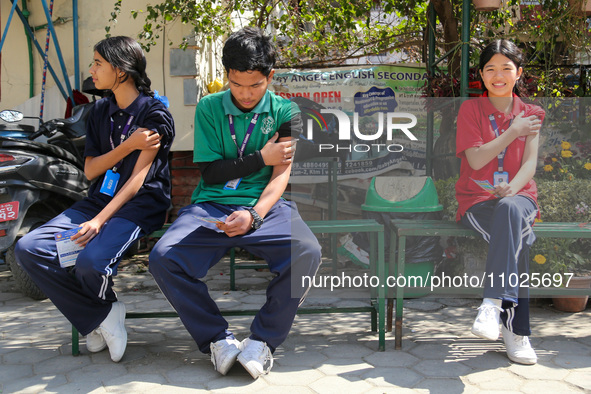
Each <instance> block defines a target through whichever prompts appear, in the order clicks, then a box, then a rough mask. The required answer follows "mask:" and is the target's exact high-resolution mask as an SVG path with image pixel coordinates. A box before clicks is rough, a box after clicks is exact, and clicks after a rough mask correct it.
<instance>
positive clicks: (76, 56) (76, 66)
mask: <svg viewBox="0 0 591 394" xmlns="http://www.w3.org/2000/svg"><path fill="white" fill-rule="evenodd" d="M72 18H73V19H74V25H73V27H72V29H73V30H74V88H76V90H78V91H79V90H80V50H79V40H78V0H72ZM72 104H76V103H74V102H72Z"/></svg>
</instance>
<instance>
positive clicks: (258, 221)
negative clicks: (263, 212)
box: [246, 208, 263, 230]
mask: <svg viewBox="0 0 591 394" xmlns="http://www.w3.org/2000/svg"><path fill="white" fill-rule="evenodd" d="M246 210H247V211H248V212H250V214H251V215H252V219H253V221H252V229H253V230H257V229H259V228H260V227H261V226H262V225H263V218H262V217H260V216H259V214H258V213H257V211H255V210H254V208H246Z"/></svg>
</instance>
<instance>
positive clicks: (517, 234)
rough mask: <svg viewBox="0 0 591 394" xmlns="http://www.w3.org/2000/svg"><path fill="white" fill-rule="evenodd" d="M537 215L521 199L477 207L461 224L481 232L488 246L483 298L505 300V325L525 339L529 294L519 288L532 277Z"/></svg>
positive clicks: (533, 207)
mask: <svg viewBox="0 0 591 394" xmlns="http://www.w3.org/2000/svg"><path fill="white" fill-rule="evenodd" d="M537 212H538V207H537V206H536V204H535V203H534V202H533V201H532V200H531V199H529V198H528V197H525V196H519V195H518V196H514V197H503V198H500V199H497V200H491V201H485V202H482V203H478V204H475V205H474V206H472V207H470V208H469V209H468V210H467V211H466V214H465V215H464V216H462V223H463V224H464V225H466V226H467V227H470V228H473V229H474V230H476V231H478V232H479V233H480V234H481V235H482V238H484V240H485V241H486V242H488V244H489V247H488V255H487V259H486V281H485V287H484V298H496V299H501V300H503V305H502V307H503V310H504V312H503V313H501V318H502V321H503V324H504V325H505V327H507V328H508V329H509V330H511V331H512V332H513V333H515V334H517V335H523V336H529V335H530V334H531V331H530V325H529V292H528V288H527V287H526V286H520V285H521V284H522V282H524V280H527V278H528V277H529V248H530V247H531V245H532V244H533V242H534V241H535V239H536V236H535V234H534V232H533V230H532V225H533V223H534V220H535V218H536V215H537ZM525 283H528V282H527V281H525ZM512 285H513V286H512ZM515 285H516V286H515Z"/></svg>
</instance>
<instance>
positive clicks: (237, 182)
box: [224, 178, 242, 190]
mask: <svg viewBox="0 0 591 394" xmlns="http://www.w3.org/2000/svg"><path fill="white" fill-rule="evenodd" d="M241 180H242V178H236V179H232V180H231V181H228V182H226V184H225V185H224V189H225V190H236V189H238V185H240V181H241Z"/></svg>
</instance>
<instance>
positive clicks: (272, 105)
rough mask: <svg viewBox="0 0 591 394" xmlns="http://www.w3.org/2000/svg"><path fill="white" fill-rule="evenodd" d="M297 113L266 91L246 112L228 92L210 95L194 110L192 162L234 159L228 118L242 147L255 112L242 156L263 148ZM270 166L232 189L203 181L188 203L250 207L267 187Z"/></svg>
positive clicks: (235, 151)
mask: <svg viewBox="0 0 591 394" xmlns="http://www.w3.org/2000/svg"><path fill="white" fill-rule="evenodd" d="M298 112H299V109H298V107H297V105H295V104H293V103H292V102H291V101H289V100H287V99H284V98H282V97H279V96H276V95H275V94H274V93H272V92H270V91H267V93H266V94H265V95H264V96H263V98H262V99H261V101H260V102H259V103H258V104H257V106H256V107H255V108H253V109H252V111H250V112H246V113H245V112H242V111H241V110H240V109H238V107H236V105H234V103H233V102H232V96H231V93H230V90H226V91H224V92H219V93H214V94H210V95H208V96H205V97H204V98H202V99H201V100H200V101H199V104H198V105H197V109H196V110H195V133H194V137H195V144H194V148H193V161H194V162H196V163H199V162H212V161H216V160H222V159H235V158H237V157H238V148H237V147H236V144H235V143H234V140H233V139H232V135H231V133H230V125H229V120H228V115H230V114H231V115H232V116H233V117H234V128H235V130H236V142H237V143H238V146H240V145H241V144H242V141H243V140H244V136H245V135H246V131H247V129H248V125H249V123H250V122H251V120H252V118H253V116H254V114H255V113H258V114H259V119H258V121H257V123H256V126H255V127H254V130H253V132H252V135H251V136H250V139H249V140H248V143H247V145H246V149H245V152H244V156H246V155H249V154H251V153H253V152H255V151H257V150H260V149H262V148H263V146H264V145H265V144H266V143H267V141H268V140H269V139H270V138H271V137H273V135H274V134H275V132H276V131H277V130H278V129H279V126H281V125H282V124H283V123H285V122H288V121H290V120H291V118H292V117H293V116H294V115H295V114H296V113H298ZM272 172H273V167H272V166H266V167H264V168H262V169H261V170H259V171H256V172H254V173H252V174H250V175H248V176H246V177H244V178H242V180H241V181H240V184H239V185H238V188H237V189H236V190H232V189H224V186H225V183H219V184H210V183H205V182H204V181H203V179H201V181H200V182H199V185H197V188H195V191H194V192H193V195H192V196H191V203H193V204H196V203H200V202H206V201H210V202H217V203H219V204H236V205H245V206H254V205H255V204H256V202H257V201H258V199H259V197H260V196H261V193H262V192H263V190H264V189H265V187H267V184H268V183H269V179H270V178H271V174H272Z"/></svg>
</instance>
